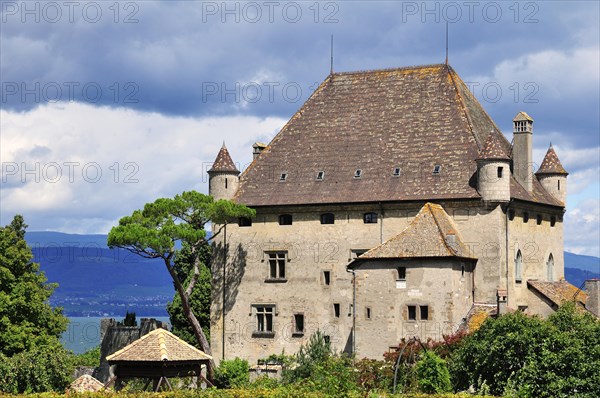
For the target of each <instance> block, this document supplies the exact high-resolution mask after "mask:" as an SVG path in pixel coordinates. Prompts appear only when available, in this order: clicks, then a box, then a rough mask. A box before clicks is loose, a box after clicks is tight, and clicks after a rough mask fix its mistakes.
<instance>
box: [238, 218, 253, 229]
mask: <svg viewBox="0 0 600 398" xmlns="http://www.w3.org/2000/svg"><path fill="white" fill-rule="evenodd" d="M238 226H240V227H251V226H252V219H251V218H248V217H240V218H238Z"/></svg>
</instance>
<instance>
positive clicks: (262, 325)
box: [252, 304, 277, 338]
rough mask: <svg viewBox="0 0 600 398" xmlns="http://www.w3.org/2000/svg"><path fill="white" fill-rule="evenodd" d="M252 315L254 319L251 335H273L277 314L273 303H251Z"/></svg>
mask: <svg viewBox="0 0 600 398" xmlns="http://www.w3.org/2000/svg"><path fill="white" fill-rule="evenodd" d="M252 315H253V316H254V319H255V321H256V323H255V324H254V325H255V328H254V330H253V332H252V337H255V338H273V337H275V316H276V315H277V310H276V305H275V304H252Z"/></svg>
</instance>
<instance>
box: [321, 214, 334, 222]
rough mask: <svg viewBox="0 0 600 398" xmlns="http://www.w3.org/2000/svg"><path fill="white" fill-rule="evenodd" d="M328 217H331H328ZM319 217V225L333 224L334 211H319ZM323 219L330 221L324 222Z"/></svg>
mask: <svg viewBox="0 0 600 398" xmlns="http://www.w3.org/2000/svg"><path fill="white" fill-rule="evenodd" d="M328 217H331V219H328ZM319 218H320V219H321V225H331V224H335V214H334V213H321V216H320V217H319ZM324 221H331V222H324Z"/></svg>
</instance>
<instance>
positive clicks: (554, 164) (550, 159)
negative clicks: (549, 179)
mask: <svg viewBox="0 0 600 398" xmlns="http://www.w3.org/2000/svg"><path fill="white" fill-rule="evenodd" d="M535 174H564V175H568V174H569V173H567V170H565V169H564V167H563V166H562V164H561V163H560V160H558V155H557V154H556V152H555V151H554V148H553V147H552V144H551V145H550V148H548V152H546V156H544V160H543V161H542V165H541V166H540V168H539V169H538V171H537V172H536V173H535Z"/></svg>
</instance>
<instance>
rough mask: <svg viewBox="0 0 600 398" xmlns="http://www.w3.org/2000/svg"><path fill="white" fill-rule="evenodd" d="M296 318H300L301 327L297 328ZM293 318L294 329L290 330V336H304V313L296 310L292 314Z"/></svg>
mask: <svg viewBox="0 0 600 398" xmlns="http://www.w3.org/2000/svg"><path fill="white" fill-rule="evenodd" d="M298 319H301V323H302V328H301V329H300V328H298ZM293 320H294V329H293V332H292V337H302V336H304V333H305V331H306V322H305V319H304V313H302V312H296V313H294V315H293Z"/></svg>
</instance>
